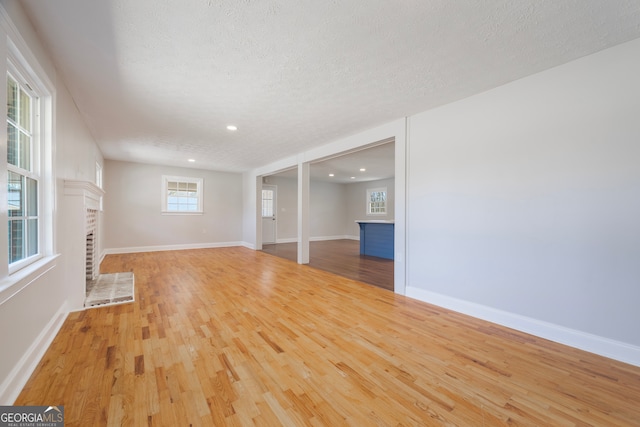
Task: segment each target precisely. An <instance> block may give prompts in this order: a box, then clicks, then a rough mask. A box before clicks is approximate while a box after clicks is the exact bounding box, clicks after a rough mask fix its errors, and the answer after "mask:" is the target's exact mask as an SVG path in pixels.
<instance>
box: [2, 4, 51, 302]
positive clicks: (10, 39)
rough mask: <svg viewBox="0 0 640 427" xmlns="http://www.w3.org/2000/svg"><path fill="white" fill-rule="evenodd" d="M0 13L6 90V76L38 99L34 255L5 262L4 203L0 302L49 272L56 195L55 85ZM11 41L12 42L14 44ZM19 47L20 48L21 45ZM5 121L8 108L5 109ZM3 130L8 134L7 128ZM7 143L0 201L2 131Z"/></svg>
mask: <svg viewBox="0 0 640 427" xmlns="http://www.w3.org/2000/svg"><path fill="white" fill-rule="evenodd" d="M7 22H8V21H7V20H6V16H5V15H4V11H3V10H1V9H0V27H1V28H2V30H4V31H6V32H5V33H4V35H6V37H7V38H6V42H7V44H6V46H7V50H6V55H7V57H6V61H5V62H4V63H5V68H4V75H5V83H4V85H5V88H6V85H7V78H8V76H9V75H11V77H12V78H13V79H14V80H16V81H18V83H19V84H20V85H21V86H23V88H26V89H27V92H28V93H29V94H30V95H31V96H33V97H34V98H37V102H34V103H33V106H32V134H33V139H32V155H31V159H32V162H33V164H32V171H31V172H30V175H24V174H22V175H23V176H29V177H32V178H37V181H38V184H37V187H38V189H37V192H38V198H37V203H38V212H37V219H38V227H37V249H38V250H37V253H36V254H34V255H32V256H29V257H27V258H23V259H21V260H19V261H16V262H13V263H11V264H9V245H8V243H9V241H8V239H9V236H8V227H7V225H6V224H8V220H9V216H8V211H7V209H8V206H7V204H6V203H3V204H2V206H4V208H2V209H1V210H0V217H1V218H3V219H4V221H5V226H3V227H2V231H0V241H2V250H0V303H1V302H2V301H4V299H5V297H7V295H8V293H9V292H10V289H12V287H13V286H18V285H19V283H21V281H22V280H23V278H24V277H27V275H29V274H34V272H36V271H40V269H42V268H50V267H49V265H50V262H51V261H52V260H53V259H54V258H55V255H54V250H55V248H54V239H53V234H54V232H53V230H54V225H53V224H54V218H53V206H54V197H55V196H54V194H55V173H54V160H53V158H54V157H53V155H54V154H53V153H54V151H55V150H54V148H53V145H54V138H53V115H54V112H53V106H54V105H55V99H54V98H55V86H54V85H53V83H52V82H51V80H49V79H48V76H47V74H46V73H45V72H44V70H43V69H42V68H41V67H40V65H39V63H38V62H37V60H36V59H35V57H34V56H33V55H32V54H31V51H30V50H29V49H28V47H26V45H25V44H24V42H23V41H22V39H21V38H20V37H19V36H18V35H17V34H16V33H15V32H14V31H13V29H12V28H10V26H9V28H8V26H7ZM14 40H15V41H16V43H14ZM19 46H20V47H19ZM0 93H1V94H3V95H1V96H0V97H2V98H4V104H5V105H6V100H7V96H8V94H7V93H6V91H5V90H3V91H2V92H0ZM5 117H6V110H5ZM5 132H6V130H5ZM3 138H4V139H3V140H4V141H5V143H4V144H2V145H3V147H2V148H1V149H0V169H2V170H3V171H4V172H3V173H2V174H1V175H2V178H1V179H0V197H2V199H4V200H7V197H8V195H7V191H8V187H7V179H8V171H9V170H13V168H14V167H13V166H12V165H9V162H8V160H7V144H6V138H7V135H6V133H5V135H4V137H3Z"/></svg>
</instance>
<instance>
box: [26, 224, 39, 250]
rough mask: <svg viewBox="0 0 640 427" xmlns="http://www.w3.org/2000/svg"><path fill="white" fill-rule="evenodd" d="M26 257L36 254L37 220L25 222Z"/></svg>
mask: <svg viewBox="0 0 640 427" xmlns="http://www.w3.org/2000/svg"><path fill="white" fill-rule="evenodd" d="M27 237H28V240H27V256H32V255H35V254H37V253H38V220H37V219H29V220H27Z"/></svg>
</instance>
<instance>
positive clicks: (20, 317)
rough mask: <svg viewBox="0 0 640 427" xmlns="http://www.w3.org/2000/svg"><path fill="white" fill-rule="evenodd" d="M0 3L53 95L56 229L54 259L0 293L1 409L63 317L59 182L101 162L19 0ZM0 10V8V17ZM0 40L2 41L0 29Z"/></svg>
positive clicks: (88, 174) (86, 175) (84, 176)
mask: <svg viewBox="0 0 640 427" xmlns="http://www.w3.org/2000/svg"><path fill="white" fill-rule="evenodd" d="M1 4H2V8H3V9H4V10H6V12H7V13H8V15H9V17H10V22H8V21H5V22H8V24H6V25H8V26H9V27H13V29H14V30H15V31H17V32H18V33H19V34H20V38H22V39H23V40H24V41H25V44H26V46H28V47H27V49H28V50H29V52H30V54H32V55H33V57H34V58H35V60H36V61H37V62H38V64H39V66H40V67H41V68H42V69H43V71H44V73H45V74H46V75H47V77H48V79H49V80H50V81H51V82H52V83H53V85H54V86H55V88H54V89H55V92H56V94H55V98H54V99H55V104H54V113H55V121H54V123H53V127H54V134H53V139H54V144H55V146H54V159H55V161H54V165H55V166H54V169H55V170H54V174H55V186H54V187H53V188H54V189H55V190H54V193H55V194H54V195H53V199H54V208H55V211H54V215H53V224H54V227H56V228H55V230H54V233H53V235H54V241H53V247H54V252H55V253H57V254H58V257H57V258H54V259H53V261H52V263H51V265H50V267H51V268H48V269H47V270H46V271H45V272H44V273H43V274H42V275H41V276H37V275H36V276H31V277H26V278H25V279H24V280H21V281H20V283H19V285H20V286H19V287H18V289H19V290H18V291H17V292H16V293H12V294H11V295H3V296H2V298H1V301H2V302H1V303H0V325H3V327H1V328H0V342H1V343H2V346H0V347H1V350H0V404H5V405H7V404H12V403H13V401H14V399H15V398H16V397H17V394H18V393H19V391H20V390H21V389H22V386H23V385H24V383H25V382H26V380H27V379H28V377H29V375H30V374H31V372H32V370H33V368H34V367H35V365H36V364H37V362H38V361H39V359H40V357H41V356H42V354H43V353H44V351H45V350H46V348H47V347H48V344H49V342H50V341H51V340H52V339H53V337H54V336H55V334H56V332H57V330H58V328H59V327H60V326H61V324H62V322H63V321H64V319H65V317H66V314H67V300H68V298H69V295H68V289H69V288H68V286H67V285H66V284H67V283H68V282H69V281H70V280H72V279H73V278H70V277H69V276H67V269H66V265H67V263H68V262H69V259H70V257H71V256H72V254H70V253H69V250H68V248H67V247H66V245H65V230H64V229H63V228H62V226H61V224H62V223H63V221H62V220H61V218H63V215H64V212H65V208H66V206H65V200H64V196H63V182H64V180H65V179H79V180H90V181H93V177H94V174H95V162H96V161H98V162H102V155H101V154H100V151H99V149H98V147H97V146H96V144H95V142H94V140H93V138H92V137H91V135H90V133H89V131H88V130H87V127H86V126H85V125H84V123H83V121H82V118H81V115H80V113H79V112H78V111H77V109H76V108H75V105H74V103H73V101H72V99H71V96H70V95H69V92H68V91H67V89H66V87H65V85H64V83H63V82H62V80H61V79H60V78H59V77H58V76H57V74H56V70H55V67H54V65H53V62H52V61H51V60H50V58H49V57H48V53H47V52H46V50H45V49H44V48H43V46H42V45H41V44H40V42H39V40H38V37H37V35H36V33H35V32H34V31H33V29H32V27H31V24H30V23H29V21H28V19H27V18H26V17H25V16H24V14H23V13H22V10H21V6H20V2H16V1H2V3H1ZM1 12H2V11H1V10H0V15H2V13H1ZM3 27H4V24H3ZM0 37H1V38H2V40H5V38H6V33H5V31H4V28H3V29H2V31H1V34H0ZM1 46H2V48H1V49H0V54H1V55H4V56H5V57H6V45H5V43H4V42H3V43H2V44H1ZM4 96H5V95H3V98H4ZM2 101H3V102H4V99H3V100H2ZM2 173H3V174H4V173H5V172H4V171H3V172H2ZM5 188H6V187H5ZM3 283H4V281H3ZM5 296H6V297H7V298H5ZM9 325H11V326H9Z"/></svg>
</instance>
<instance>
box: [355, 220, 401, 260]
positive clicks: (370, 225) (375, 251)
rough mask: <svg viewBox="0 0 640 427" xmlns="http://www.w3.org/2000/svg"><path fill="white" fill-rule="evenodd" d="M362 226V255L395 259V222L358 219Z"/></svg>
mask: <svg viewBox="0 0 640 427" xmlns="http://www.w3.org/2000/svg"><path fill="white" fill-rule="evenodd" d="M357 222H358V225H359V226H360V255H370V256H377V257H380V258H388V259H393V231H394V223H393V222H388V221H357Z"/></svg>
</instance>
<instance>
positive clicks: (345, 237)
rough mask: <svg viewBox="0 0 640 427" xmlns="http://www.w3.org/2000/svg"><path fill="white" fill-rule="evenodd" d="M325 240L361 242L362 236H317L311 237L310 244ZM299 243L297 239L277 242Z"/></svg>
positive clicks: (291, 238) (290, 238) (292, 238)
mask: <svg viewBox="0 0 640 427" xmlns="http://www.w3.org/2000/svg"><path fill="white" fill-rule="evenodd" d="M325 240H360V236H348V235H346V234H345V235H342V236H316V237H309V241H310V242H321V241H325ZM297 241H298V239H297V238H296V237H289V238H285V239H278V240H276V243H296V242H297Z"/></svg>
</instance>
